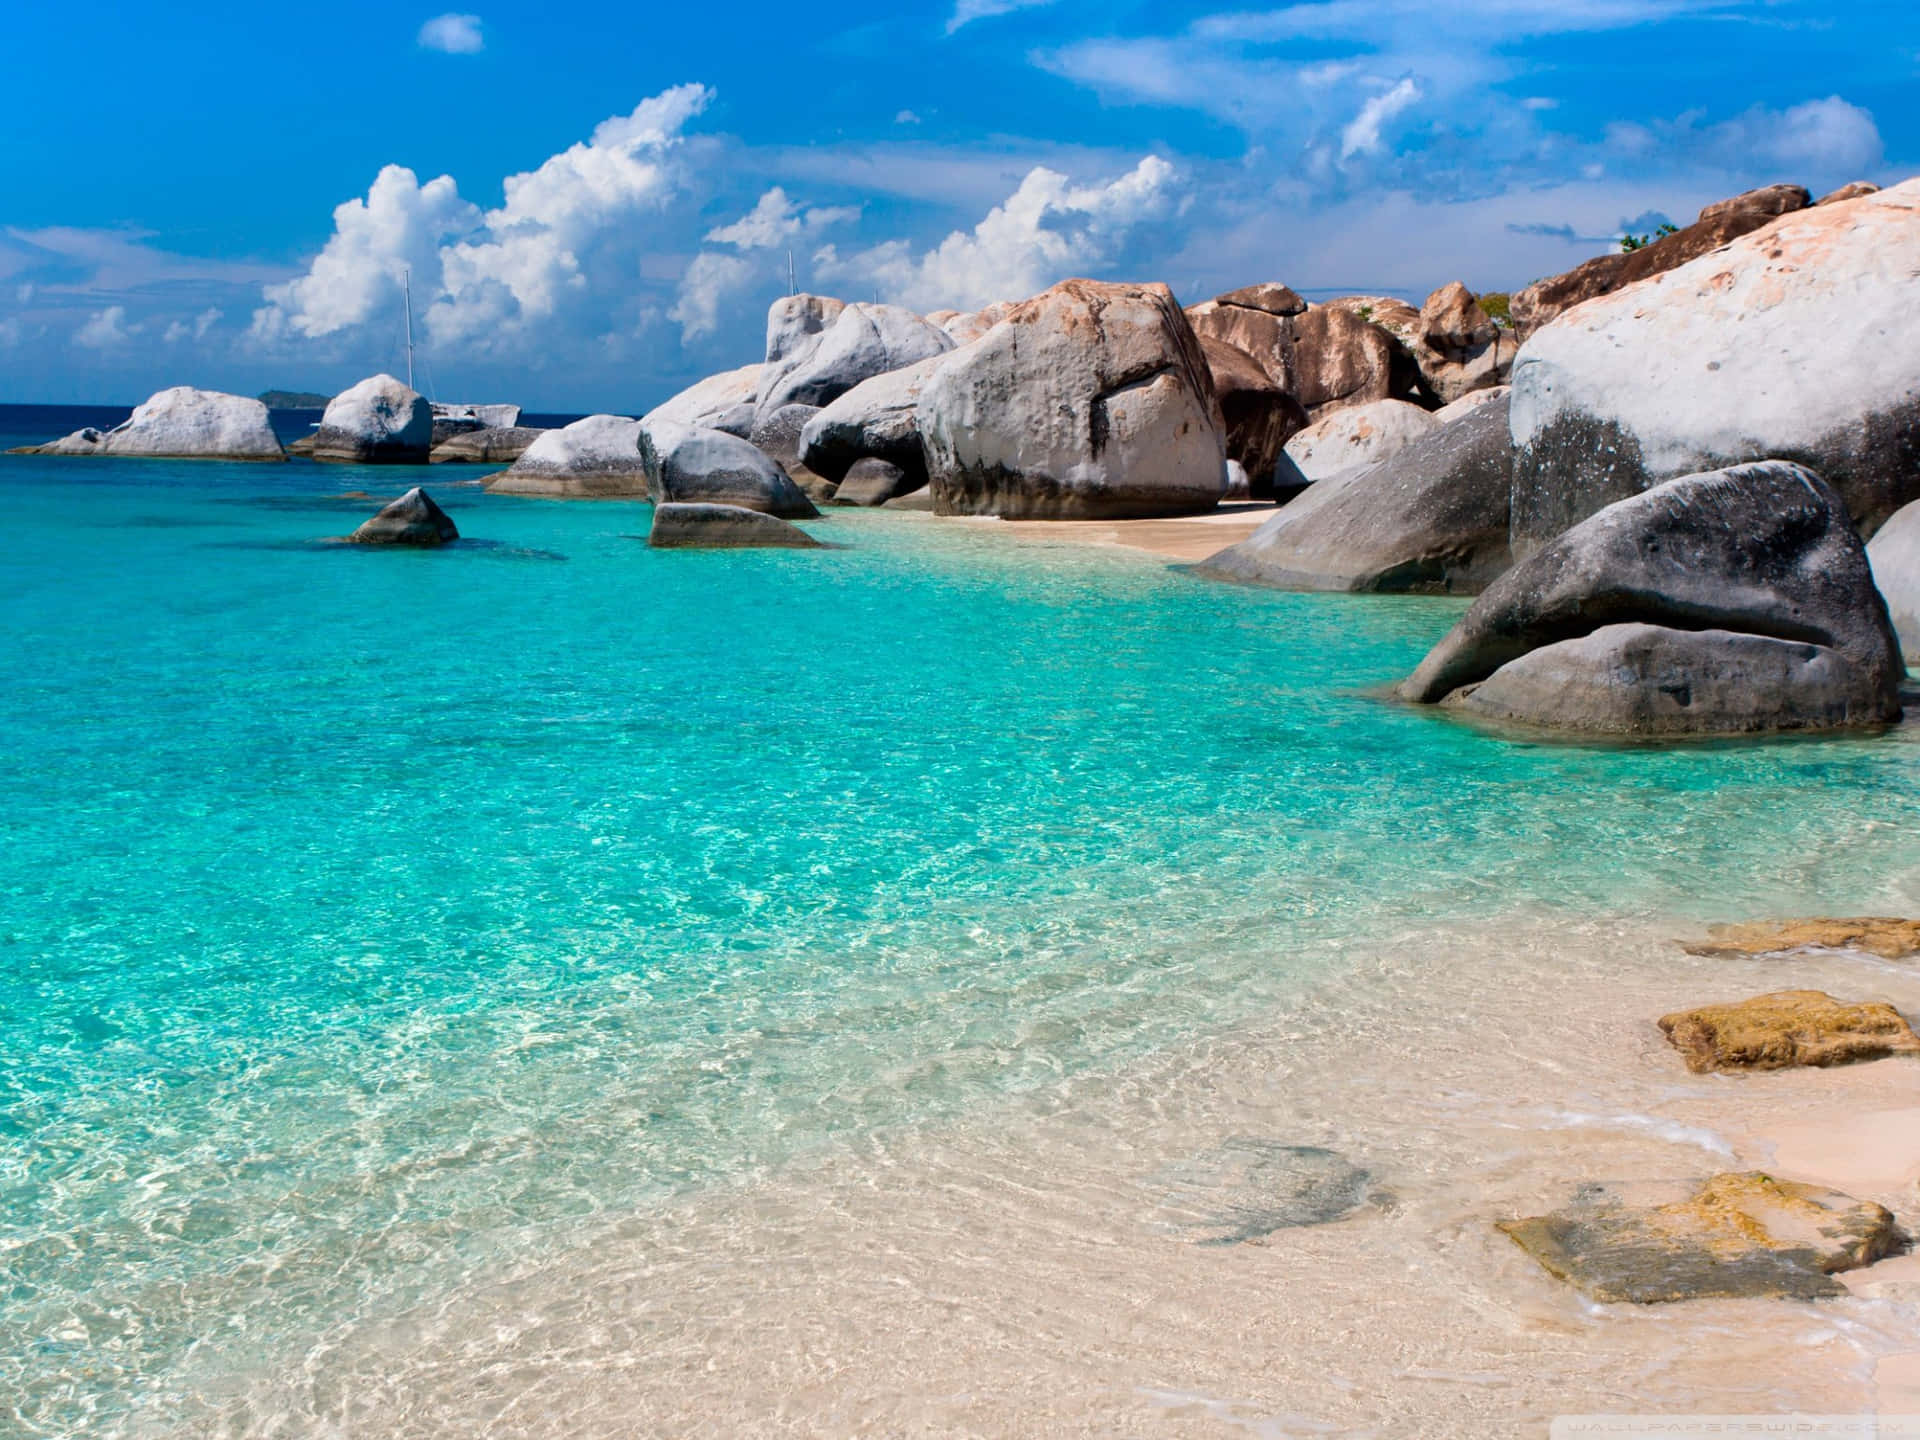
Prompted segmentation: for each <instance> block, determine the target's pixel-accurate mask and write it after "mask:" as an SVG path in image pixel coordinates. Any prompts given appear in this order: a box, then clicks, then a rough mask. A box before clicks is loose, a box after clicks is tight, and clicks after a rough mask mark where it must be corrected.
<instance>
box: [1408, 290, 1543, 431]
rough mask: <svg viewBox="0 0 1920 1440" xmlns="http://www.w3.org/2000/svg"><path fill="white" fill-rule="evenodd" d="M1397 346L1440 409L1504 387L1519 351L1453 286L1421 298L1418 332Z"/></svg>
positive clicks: (1464, 292) (1473, 301)
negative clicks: (1402, 348)
mask: <svg viewBox="0 0 1920 1440" xmlns="http://www.w3.org/2000/svg"><path fill="white" fill-rule="evenodd" d="M1403 343H1404V344H1405V345H1406V346H1407V350H1408V353H1409V354H1411V355H1412V356H1413V361H1414V364H1416V365H1418V366H1419V367H1420V374H1421V377H1422V378H1423V379H1424V380H1425V382H1426V389H1427V391H1428V392H1429V393H1430V394H1431V395H1432V396H1433V398H1434V399H1436V400H1438V401H1439V402H1440V403H1441V404H1442V405H1450V404H1453V403H1454V402H1456V401H1458V400H1459V399H1461V398H1462V397H1463V396H1467V395H1472V394H1474V393H1476V392H1479V391H1485V390H1490V389H1493V388H1495V387H1496V386H1501V385H1504V384H1506V382H1507V377H1508V375H1509V374H1511V373H1512V370H1513V360H1514V355H1515V353H1516V352H1517V351H1518V349H1519V346H1518V344H1517V342H1516V341H1515V340H1514V337H1513V336H1511V335H1509V334H1507V333H1506V332H1505V331H1504V330H1502V329H1501V328H1500V327H1499V326H1498V325H1495V324H1494V323H1493V321H1492V320H1491V319H1490V318H1489V317H1488V315H1487V313H1486V312H1485V311H1484V310H1482V309H1481V308H1480V301H1479V297H1478V296H1476V295H1475V294H1474V293H1473V292H1472V291H1471V290H1469V289H1467V287H1466V286H1465V285H1462V284H1461V283H1460V282H1459V281H1458V280H1456V281H1454V282H1453V283H1452V284H1449V285H1442V286H1441V287H1440V288H1439V289H1438V290H1436V291H1434V292H1433V293H1432V294H1431V295H1429V296H1428V297H1427V299H1426V303H1425V304H1424V305H1422V306H1421V307H1420V320H1419V325H1418V328H1417V329H1416V330H1415V331H1414V332H1413V333H1412V334H1411V335H1408V336H1406V337H1405V338H1404V341H1403Z"/></svg>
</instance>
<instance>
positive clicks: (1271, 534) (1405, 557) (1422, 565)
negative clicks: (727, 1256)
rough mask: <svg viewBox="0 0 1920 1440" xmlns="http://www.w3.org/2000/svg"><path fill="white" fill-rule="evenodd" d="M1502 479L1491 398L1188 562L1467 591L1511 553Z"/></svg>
mask: <svg viewBox="0 0 1920 1440" xmlns="http://www.w3.org/2000/svg"><path fill="white" fill-rule="evenodd" d="M1386 403H1389V404H1393V403H1397V402H1392V401H1389V402H1386ZM1338 413H1343V414H1355V413H1358V412H1354V411H1346V412H1338ZM1512 479H1513V446H1512V443H1511V441H1509V439H1508V438H1507V407H1506V405H1505V403H1504V397H1498V398H1496V399H1495V400H1494V401H1491V402H1489V403H1486V404H1483V405H1480V406H1478V407H1475V408H1471V409H1469V410H1467V411H1466V412H1465V413H1464V414H1462V415H1461V416H1460V417H1459V418H1458V419H1456V420H1454V421H1452V422H1451V423H1448V424H1442V425H1439V426H1436V427H1435V428H1433V429H1431V430H1429V431H1428V432H1427V433H1426V434H1424V435H1422V436H1420V437H1419V438H1418V439H1416V440H1414V441H1412V442H1411V443H1410V444H1408V445H1407V446H1406V447H1405V448H1403V449H1401V450H1399V451H1398V452H1397V453H1395V454H1394V455H1392V456H1390V457H1389V458H1388V459H1386V460H1384V461H1382V462H1380V463H1379V464H1377V465H1372V466H1367V467H1363V468H1361V469H1357V470H1348V471H1346V472H1345V473H1344V474H1341V475H1337V476H1335V477H1333V478H1332V479H1328V480H1321V481H1319V482H1318V483H1316V484H1314V485H1312V486H1310V487H1308V489H1307V491H1306V493H1305V494H1303V495H1301V496H1300V497H1299V498H1298V499H1296V500H1294V501H1293V502H1292V503H1291V504H1289V505H1287V506H1286V507H1285V508H1284V509H1282V510H1281V511H1280V512H1279V513H1278V514H1277V515H1275V516H1274V517H1273V518H1272V519H1271V520H1269V521H1267V523H1266V524H1264V525H1262V526H1261V527H1260V528H1259V529H1258V530H1256V531H1254V533H1253V534H1251V535H1249V536H1248V537H1247V538H1246V539H1245V540H1242V541H1241V542H1240V543H1239V544H1237V545H1233V546H1230V547H1228V548H1227V549H1225V550H1222V551H1221V552H1220V553H1219V554H1217V555H1214V556H1211V557H1209V558H1208V559H1206V560H1203V561H1201V562H1200V564H1199V565H1197V566H1196V567H1195V573H1196V574H1199V575H1204V576H1208V577H1210V578H1213V579H1218V580H1234V581H1239V582H1242V583H1245V584H1251V585H1270V586H1273V587H1275V588H1278V589H1286V590H1342V591H1392V592H1413V593H1423V594H1471V593H1475V592H1477V591H1479V590H1482V589H1485V588H1486V586H1487V585H1488V584H1490V583H1491V582H1492V581H1493V580H1494V579H1495V578H1496V577H1498V576H1499V575H1500V574H1501V572H1503V571H1504V570H1505V569H1506V568H1507V567H1508V565H1509V564H1510V563H1511V562H1512V556H1511V553H1510V552H1509V550H1508V548H1507V500H1508V494H1509V490H1510V488H1511V485H1512Z"/></svg>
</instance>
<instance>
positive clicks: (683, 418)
mask: <svg viewBox="0 0 1920 1440" xmlns="http://www.w3.org/2000/svg"><path fill="white" fill-rule="evenodd" d="M788 298H790V299H791V298H794V297H788ZM760 369H761V367H760V366H758V365H742V366H741V367H740V368H739V369H738V370H727V371H724V372H722V373H721V374H719V375H709V376H708V377H707V378H706V379H704V380H702V381H699V382H698V383H697V384H693V385H689V386H688V387H687V388H686V389H684V390H682V391H681V392H680V393H679V394H678V395H675V396H674V397H672V398H671V399H669V400H663V401H661V402H660V403H659V404H658V405H656V406H654V407H653V409H651V410H649V411H648V412H647V413H646V414H644V415H642V416H641V417H640V423H641V424H642V425H648V424H652V423H654V422H656V421H660V420H667V421H671V422H672V423H673V424H675V425H699V426H702V427H704V428H706V429H709V430H717V429H719V428H720V427H719V425H718V424H717V423H716V422H717V421H719V420H720V419H722V418H723V417H725V416H726V415H727V414H728V413H729V412H730V411H732V410H733V409H735V408H736V407H737V406H740V405H750V404H752V403H753V397H754V396H755V395H756V394H758V393H759V390H760Z"/></svg>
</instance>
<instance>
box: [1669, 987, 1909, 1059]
mask: <svg viewBox="0 0 1920 1440" xmlns="http://www.w3.org/2000/svg"><path fill="white" fill-rule="evenodd" d="M1660 1028H1661V1030H1663V1031H1664V1032H1665V1033H1666V1037H1667V1039H1669V1040H1671V1041H1672V1042H1673V1047H1674V1049H1676V1050H1678V1051H1679V1052H1680V1053H1681V1055H1682V1056H1684V1057H1685V1058H1686V1062H1687V1068H1688V1069H1689V1070H1692V1071H1693V1072H1694V1073H1695V1074H1704V1073H1706V1072H1707V1071H1710V1070H1786V1069H1789V1068H1791V1067H1793V1066H1796V1065H1845V1064H1848V1063H1850V1062H1852V1061H1855V1060H1878V1059H1880V1058H1881V1057H1882V1056H1886V1055H1910V1054H1913V1053H1915V1052H1920V1036H1916V1035H1915V1034H1914V1033H1913V1028H1912V1027H1911V1026H1909V1025H1908V1024H1907V1022H1906V1021H1905V1020H1903V1019H1901V1017H1900V1012H1899V1011H1897V1010H1895V1009H1894V1008H1893V1007H1892V1006H1891V1005H1883V1004H1880V1003H1879V1002H1877V1001H1876V1002H1870V1003H1867V1004H1864V1005H1849V1004H1846V1003H1845V1002H1843V1001H1840V1000H1836V999H1834V998H1833V996H1831V995H1829V994H1827V993H1826V992H1825V991H1822V990H1780V991H1776V992H1775V993H1773V994H1771V995H1760V996H1756V997H1755V998H1754V999H1752V1000H1742V1001H1741V1002H1740V1003H1738V1004H1737V1005H1703V1006H1701V1007H1700V1008H1699V1009H1697V1010H1680V1011H1676V1012H1675V1013H1673V1014H1671V1015H1662V1016H1661V1017H1660Z"/></svg>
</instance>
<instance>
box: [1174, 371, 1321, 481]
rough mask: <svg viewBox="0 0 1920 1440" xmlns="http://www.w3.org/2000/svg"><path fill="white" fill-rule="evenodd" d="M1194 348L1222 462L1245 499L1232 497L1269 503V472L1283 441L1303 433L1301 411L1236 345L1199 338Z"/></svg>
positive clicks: (1303, 414) (1304, 420) (1304, 417)
mask: <svg viewBox="0 0 1920 1440" xmlns="http://www.w3.org/2000/svg"><path fill="white" fill-rule="evenodd" d="M1200 349H1201V353H1203V354H1204V355H1205V356H1206V357H1207V369H1208V371H1209V372H1210V373H1211V374H1212V376H1213V398H1214V399H1215V400H1217V401H1219V402H1220V415H1221V419H1222V420H1223V421H1224V422H1225V424H1226V444H1227V459H1228V460H1229V461H1232V462H1234V463H1236V464H1237V465H1238V466H1239V467H1240V470H1241V472H1242V474H1243V476H1244V479H1245V484H1246V491H1247V494H1246V496H1245V497H1236V498H1251V499H1255V500H1271V499H1272V498H1273V493H1274V490H1273V475H1274V469H1275V467H1276V466H1278V465H1279V463H1280V456H1281V454H1282V453H1283V452H1284V451H1285V450H1286V447H1287V441H1289V440H1291V439H1292V438H1293V437H1294V436H1295V435H1297V434H1298V433H1299V432H1300V431H1302V430H1304V429H1306V427H1307V412H1306V411H1305V410H1304V409H1302V408H1301V405H1300V402H1299V401H1298V400H1295V399H1294V398H1293V397H1292V396H1291V395H1289V394H1287V392H1286V391H1284V390H1282V389H1281V388H1280V387H1279V386H1278V385H1276V384H1274V382H1273V379H1272V377H1270V376H1269V375H1268V374H1267V372H1266V371H1265V370H1264V369H1262V368H1261V366H1260V364H1259V363H1258V362H1257V361H1256V360H1255V359H1254V358H1253V357H1252V356H1251V355H1249V354H1247V352H1246V351H1244V350H1242V349H1241V348H1240V347H1239V346H1237V345H1229V344H1228V343H1227V342H1226V341H1224V340H1220V339H1216V338H1215V337H1213V336H1211V335H1202V336H1201V337H1200Z"/></svg>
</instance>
